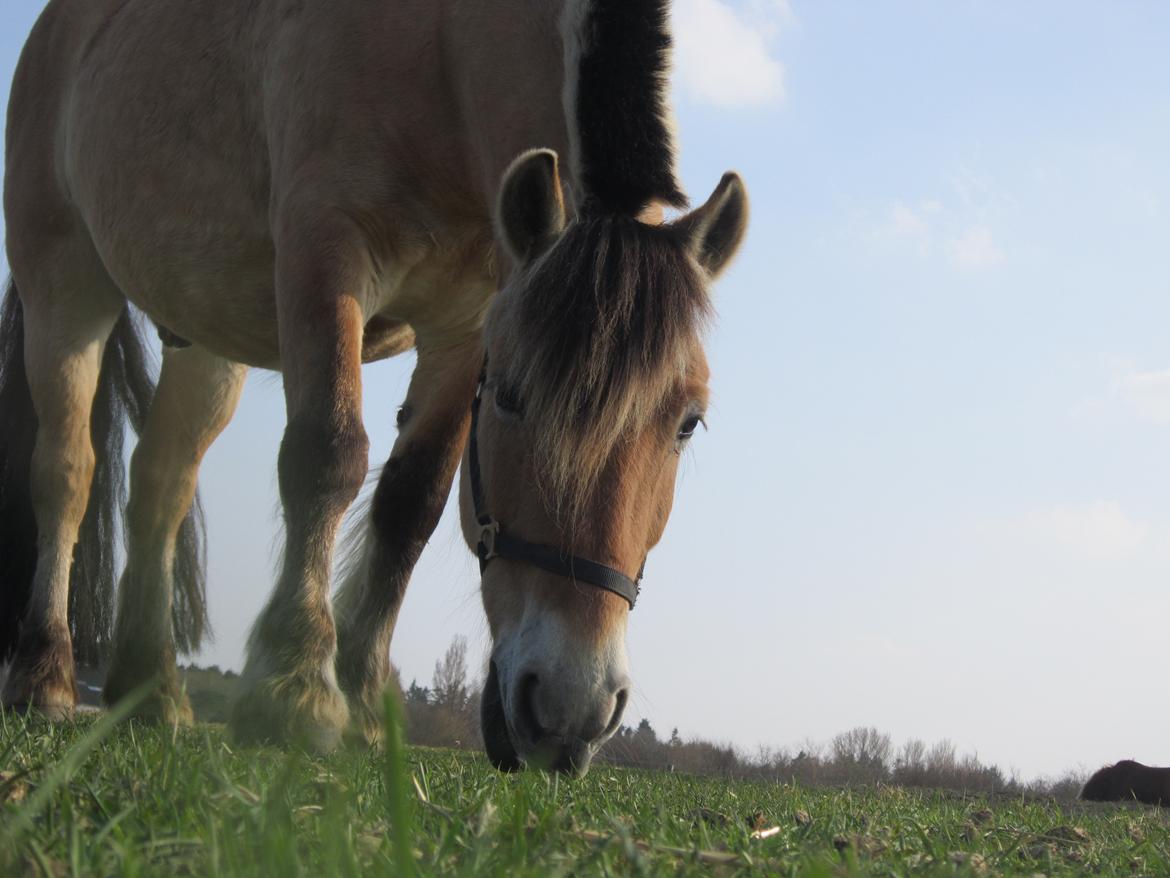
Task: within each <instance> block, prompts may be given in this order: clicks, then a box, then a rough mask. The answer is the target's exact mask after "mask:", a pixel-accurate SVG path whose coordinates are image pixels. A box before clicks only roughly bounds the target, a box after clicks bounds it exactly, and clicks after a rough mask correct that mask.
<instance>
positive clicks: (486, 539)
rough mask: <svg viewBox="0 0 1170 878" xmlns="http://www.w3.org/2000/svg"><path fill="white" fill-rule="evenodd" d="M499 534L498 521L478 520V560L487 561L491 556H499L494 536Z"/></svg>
mask: <svg viewBox="0 0 1170 878" xmlns="http://www.w3.org/2000/svg"><path fill="white" fill-rule="evenodd" d="M499 535H500V523H499V522H498V521H495V520H494V519H493V520H492V521H487V522H480V525H479V549H480V555H479V557H480V560H481V561H484V562H487V561H490V560H491V559H492V558H498V557H500V553H499V552H497V551H496V537H498V536H499Z"/></svg>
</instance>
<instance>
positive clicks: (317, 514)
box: [0, 0, 747, 773]
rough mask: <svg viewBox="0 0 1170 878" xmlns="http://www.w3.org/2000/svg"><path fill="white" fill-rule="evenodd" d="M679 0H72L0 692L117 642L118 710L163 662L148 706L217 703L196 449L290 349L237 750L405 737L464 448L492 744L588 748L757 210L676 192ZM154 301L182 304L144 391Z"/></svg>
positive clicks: (35, 210)
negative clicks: (103, 594) (412, 629)
mask: <svg viewBox="0 0 1170 878" xmlns="http://www.w3.org/2000/svg"><path fill="white" fill-rule="evenodd" d="M668 12H669V9H668V2H667V0H563V2H561V0H539V2H538V0H527V2H525V0H379V2H371V0H328V2H326V0H307V2H306V0H253V2H248V3H236V2H224V0H51V2H50V3H49V4H48V7H47V8H46V9H45V11H44V13H43V14H42V15H41V18H40V20H39V21H38V22H37V24H36V26H35V28H34V30H33V32H32V34H31V36H30V38H29V41H28V44H27V46H26V47H25V50H24V53H23V55H22V57H21V60H20V65H19V67H18V69H17V73H16V77H15V81H14V84H13V92H12V100H11V104H10V110H9V114H10V115H9V121H8V141H7V164H6V177H5V202H4V208H5V214H6V217H7V221H8V229H9V232H8V241H7V245H8V254H9V261H10V264H11V266H12V272H13V290H14V292H13V293H12V294H11V295H10V296H9V299H8V302H7V305H6V309H7V310H6V311H5V315H6V316H5V323H4V326H3V348H2V351H3V353H4V360H3V363H2V364H0V367H2V369H3V372H2V380H3V384H2V386H0V403H2V404H3V405H4V406H5V408H4V410H3V411H0V421H3V422H4V423H5V427H4V432H3V434H0V440H2V447H0V491H2V492H3V496H2V498H0V512H2V514H3V515H4V520H3V521H0V532H2V534H3V535H2V536H0V539H2V540H4V543H3V544H2V545H0V550H2V551H3V552H4V556H5V560H4V566H3V567H2V568H0V574H2V575H3V577H4V578H3V580H2V581H0V593H3V594H4V598H3V600H4V603H3V604H2V605H0V606H2V607H3V608H4V611H5V613H6V615H7V616H8V624H7V626H6V627H3V628H2V629H0V630H2V631H3V632H4V637H3V639H0V651H3V652H4V653H5V654H8V655H11V668H10V672H9V675H8V679H7V684H6V686H5V688H4V691H3V701H4V703H5V704H7V705H11V706H19V707H34V708H39V709H41V710H45V711H48V712H50V713H57V714H67V713H68V712H69V711H70V710H71V708H72V706H73V705H74V703H75V700H76V694H75V686H74V677H73V656H74V653H75V652H77V651H79V650H80V649H82V648H85V649H90V648H92V647H94V644H95V643H96V642H97V641H100V640H101V638H102V637H103V636H107V637H109V639H110V640H111V643H110V655H109V661H110V665H109V674H108V678H107V682H106V688H105V698H106V700H107V702H110V701H113V700H114V699H117V698H118V697H120V696H122V695H123V694H125V693H126V692H128V691H130V690H132V689H134V688H135V687H137V686H139V685H140V684H142V683H143V681H147V680H151V679H157V680H159V681H160V682H159V684H158V686H157V688H156V690H155V692H154V695H153V696H152V697H151V698H150V699H149V700H148V701H147V702H146V703H145V704H144V705H143V706H142V707H141V708H140V711H142V712H144V713H147V714H152V715H158V716H163V717H165V718H168V719H172V720H173V719H180V720H181V719H184V718H186V717H188V716H189V708H188V707H187V705H186V703H185V701H184V699H183V696H182V693H181V691H180V688H179V686H178V684H177V680H176V673H175V667H174V663H175V659H174V656H175V652H176V648H192V647H194V646H197V643H198V633H199V632H198V624H199V621H200V617H201V612H202V605H201V603H200V602H199V597H200V594H201V592H200V591H199V588H198V581H197V580H198V576H195V575H193V573H192V570H191V569H190V568H191V566H192V564H193V563H194V561H195V560H198V559H197V558H194V557H193V552H192V551H189V550H190V549H191V548H192V546H193V545H194V544H195V540H194V539H193V538H192V533H193V531H195V530H196V528H195V525H194V523H193V519H192V518H191V509H192V502H193V498H194V497H195V485H196V472H197V469H198V466H199V462H200V459H201V458H202V456H203V454H204V452H205V451H206V450H207V448H208V446H209V445H210V444H211V442H212V441H214V439H215V437H216V436H217V435H218V434H219V432H220V431H221V430H222V429H223V428H224V427H225V426H226V425H227V423H228V421H229V420H230V419H231V416H232V413H233V410H234V409H235V406H236V403H237V401H238V399H239V396H240V389H241V386H242V384H243V381H244V376H245V371H246V368H247V367H248V366H252V367H258V368H264V369H276V370H279V371H280V372H281V374H282V376H283V384H284V391H285V399H286V405H287V423H286V427H285V431H284V437H283V440H282V442H281V446H280V453H279V457H278V460H277V472H278V482H279V489H280V499H281V503H282V506H283V511H284V524H285V546H284V552H283V556H282V560H281V562H280V566H279V572H278V574H277V581H276V585H275V588H274V589H273V591H272V594H271V597H270V599H269V601H268V603H267V604H266V606H265V608H264V610H263V611H262V613H261V615H260V617H259V619H258V620H257V622H256V624H255V626H254V628H253V630H252V634H251V637H250V640H249V643H248V652H247V663H246V667H245V669H244V672H243V674H242V679H241V687H240V688H241V692H240V697H239V700H238V703H237V704H236V706H235V708H234V712H233V716H232V721H231V726H232V729H233V732H234V734H235V735H236V737H237V739H239V740H243V741H290V742H298V743H301V744H302V745H305V746H308V747H311V748H314V749H317V750H321V751H326V750H329V749H330V748H332V747H334V746H335V745H336V744H337V743H338V742H339V740H340V739H341V738H342V736H343V735H345V734H347V730H348V734H350V735H352V736H354V737H355V738H357V739H359V740H366V741H372V740H374V739H376V738H377V736H378V734H379V722H378V718H379V713H380V702H381V698H382V695H383V692H384V691H385V688H386V686H387V682H388V678H389V676H390V663H389V644H390V638H391V635H392V632H393V629H394V625H395V622H396V619H397V616H398V611H399V607H400V605H401V602H402V598H403V594H404V591H405V588H406V584H407V580H408V578H409V576H410V572H411V569H412V568H413V566H414V564H415V561H416V560H417V559H418V556H419V554H420V552H421V551H422V548H423V546H424V545H425V543H426V542H427V540H428V539H429V537H430V534H431V532H432V530H433V529H434V527H435V525H436V523H437V522H438V519H439V515H440V513H441V511H442V509H443V506H444V504H445V501H446V498H447V496H448V494H449V491H450V487H451V484H452V482H453V479H454V476H455V473H456V470H457V469H458V468H459V464H460V461H461V460H462V462H463V467H462V472H463V476H462V479H461V489H460V493H461V520H462V526H463V531H464V534H465V537H466V539H467V542H468V544H469V546H471V547H472V549H473V550H475V551H477V552H478V554H479V556H480V560H481V566H482V582H481V591H482V596H483V603H484V608H485V610H486V614H487V620H488V624H489V628H490V631H491V636H492V641H493V644H492V654H491V664H490V672H489V680H488V686H487V690H486V691H485V697H484V715H483V723H484V739H485V743H486V745H487V751H488V754H489V756H490V757H491V759H492V760H493V761H494V762H495V764H496V765H497V766H499V767H501V768H514V767H517V766H519V765H520V764H521V763H523V762H532V763H535V764H539V765H542V766H545V767H553V768H556V769H559V770H563V771H567V772H572V773H582V772H584V771H585V770H586V768H587V766H588V764H589V760H590V759H591V758H592V756H593V754H594V753H595V752H596V750H597V748H598V747H599V746H600V745H601V744H602V743H604V741H605V740H606V739H607V738H608V737H609V736H610V735H612V733H613V732H614V730H615V729H616V727H617V725H618V723H619V720H620V717H621V713H622V709H623V706H624V704H625V702H626V698H627V692H628V687H629V679H628V676H627V673H628V669H627V659H626V651H625V630H626V622H627V615H628V613H629V611H630V609H631V606H632V603H633V599H634V597H635V596H636V590H637V589H636V581H637V579H638V578H639V571H640V569H641V567H642V565H643V563H644V561H645V557H646V554H647V552H648V551H649V549H650V548H651V547H652V546H653V545H654V544H655V543H656V542H657V541H658V540H659V538H660V536H661V534H662V532H663V528H664V526H665V524H666V520H667V517H668V515H669V512H670V508H671V503H672V499H673V492H674V482H675V476H676V472H677V465H678V459H679V457H678V455H679V451H680V450H681V448H682V446H683V445H685V443H686V442H687V440H688V439H689V438H690V437H691V434H692V433H693V432H694V430H695V428H696V425H697V424H698V423H699V422H700V421H701V420H702V418H703V414H704V410H705V406H706V399H707V389H706V387H707V380H708V370H707V365H706V361H705V357H704V353H703V348H702V345H701V331H702V329H703V327H704V322H705V320H706V318H707V316H708V314H709V311H710V308H709V290H708V287H709V284H710V281H711V280H712V279H713V278H714V277H715V276H716V275H718V274H719V272H720V271H721V270H722V269H723V267H724V266H725V265H726V264H727V262H728V260H729V259H730V258H731V257H732V255H733V254H734V253H735V251H736V250H737V248H738V246H739V244H740V241H741V239H742V236H743V233H744V229H745V225H746V218H747V196H746V193H745V190H744V187H743V185H742V183H741V182H740V180H739V178H738V177H737V176H736V175H734V174H730V173H729V174H727V175H725V176H724V177H723V180H722V181H721V182H720V184H719V185H718V187H717V188H716V190H715V192H714V194H713V195H712V196H711V197H710V199H709V200H708V201H707V202H706V203H704V204H703V205H701V206H700V207H698V208H696V209H694V210H692V211H690V212H689V213H681V211H682V210H683V209H684V207H685V202H686V198H685V196H684V194H683V193H682V191H681V189H680V187H679V184H678V182H677V179H676V174H675V170H674V157H673V156H674V147H673V143H672V128H671V125H670V123H669V108H668V106H667V100H666V96H665V91H666V77H667V70H668V62H669V57H668V56H669V48H670V34H669V29H668ZM667 208H673V209H677V210H679V211H680V213H679V214H677V215H674V218H673V220H670V221H668V219H667V216H666V214H665V209H667ZM17 291H18V292H17ZM127 303H131V304H133V305H134V306H135V307H136V308H137V309H139V310H141V311H142V312H144V313H145V314H146V315H148V316H149V318H150V319H151V320H153V321H154V323H155V324H157V326H159V327H160V328H161V333H160V334H161V335H162V337H163V341H164V351H163V358H162V368H161V373H160V375H159V378H158V386H157V389H156V390H154V391H153V394H152V393H151V388H150V387H149V384H147V386H145V387H143V386H141V385H142V381H143V379H142V378H141V375H140V372H141V370H140V369H139V366H140V363H139V362H138V361H137V360H136V358H137V357H139V356H140V353H141V352H140V349H139V342H138V340H137V337H136V335H135V327H134V324H133V323H132V322H131V321H130V320H129V319H128V317H127V307H128V306H127ZM411 347H414V348H416V349H417V352H418V359H417V365H416V368H415V371H414V375H413V377H412V379H411V383H410V388H409V390H408V392H407V395H406V399H405V402H404V403H403V405H402V407H401V409H400V411H399V415H398V428H399V432H398V438H397V441H396V442H395V444H394V448H393V451H392V452H391V455H390V459H389V461H388V462H387V463H386V464H385V466H384V467H383V469H382V471H381V474H380V477H379V479H378V482H377V487H376V489H375V490H374V492H373V496H372V499H371V503H370V507H369V510H368V513H366V517H365V520H364V522H363V523H361V524H360V526H359V527H360V535H359V537H358V539H359V545H357V546H356V548H355V549H354V551H353V552H352V554H351V557H350V559H349V562H348V563H347V564H344V565H342V570H341V572H340V574H339V578H340V580H341V584H340V587H339V588H338V590H337V593H336V596H335V598H333V597H331V592H332V588H331V582H332V573H333V568H334V543H335V540H336V537H337V533H338V530H339V527H340V525H341V521H342V517H343V515H344V514H345V512H346V510H347V508H348V507H349V505H350V504H351V503H352V501H353V500H354V498H355V497H356V495H357V494H358V491H359V489H360V487H361V485H362V483H363V480H364V479H365V476H366V473H367V468H368V447H369V443H368V441H367V437H366V432H365V430H364V428H363V424H362V419H361V393H362V384H361V365H362V363H363V362H364V361H370V360H377V359H381V358H384V357H388V356H391V355H394V354H398V353H401V352H403V351H406V350H409V349H410V348H411ZM127 363H129V366H130V367H133V368H129V369H128V368H127V366H126V364H127ZM130 373H133V375H131V374H130ZM130 385H134V386H133V387H131V386H130ZM151 396H153V399H152V400H151V398H150V397H151ZM95 397H96V399H97V400H99V401H105V404H106V407H107V408H110V409H118V408H119V406H120V408H121V409H125V410H127V411H129V412H130V414H132V417H131V421H132V423H134V425H135V426H136V427H138V428H140V439H139V442H138V445H137V448H136V449H135V451H134V454H133V458H132V460H131V465H130V493H129V502H128V505H127V509H126V526H125V529H126V534H127V547H128V558H127V564H126V568H125V572H124V573H123V575H122V578H121V582H120V585H119V589H118V593H119V597H118V609H117V614H116V618H115V620H114V622H113V626H112V635H110V634H108V630H109V629H108V627H107V628H106V629H105V630H104V631H103V630H102V629H101V626H100V625H95V624H94V623H93V620H92V619H89V620H88V621H87V619H86V618H83V616H84V615H85V614H93V613H95V612H97V611H96V610H95V609H93V608H92V607H91V604H92V603H93V601H92V600H91V601H89V602H88V603H87V602H84V601H82V600H81V599H79V597H78V594H77V592H78V591H79V590H81V591H83V590H92V589H93V588H95V587H96V586H95V585H94V583H93V582H92V580H93V579H94V571H93V570H92V569H90V568H91V567H93V566H94V565H92V564H89V563H88V561H86V558H85V555H84V553H83V552H80V551H78V550H77V549H76V548H75V547H77V546H82V547H85V546H87V545H89V544H90V543H92V542H94V541H93V540H89V539H82V540H81V542H80V543H79V535H83V536H84V534H88V533H89V532H90V531H93V530H94V528H92V527H88V530H87V521H88V519H87V516H90V517H93V516H97V517H99V518H101V520H102V521H106V520H108V519H109V518H110V516H111V514H112V513H111V509H110V508H105V509H101V510H98V511H96V512H95V511H94V509H93V508H92V506H93V502H92V500H96V499H99V498H97V497H96V496H95V497H93V498H92V499H91V496H90V495H91V484H92V483H93V482H94V478H95V477H94V473H95V470H97V471H99V472H104V473H106V474H107V476H108V473H109V471H110V467H111V466H112V465H113V464H112V462H111V461H110V459H109V458H110V456H111V451H110V449H109V448H108V447H107V446H109V445H110V444H111V442H110V441H108V440H109V435H110V433H111V429H110V425H109V424H108V423H106V420H102V421H101V422H100V423H99V419H98V416H97V414H95V413H94V412H95V408H94V405H93V403H94V400H95ZM115 404H117V405H115ZM102 417H103V418H104V417H105V415H104V413H103V414H102ZM472 428H474V430H473V431H472ZM469 433H471V441H470V442H469ZM105 493H106V494H107V495H109V496H108V497H106V498H104V499H106V500H109V499H111V498H112V499H113V500H114V501H116V499H117V498H116V493H117V492H116V491H114V492H112V493H111V492H110V491H108V490H107V491H106V492H105ZM114 505H115V506H116V505H117V504H116V502H115V504H114ZM87 506H88V507H90V508H89V511H88V512H87ZM184 522H187V524H186V525H184ZM184 527H186V532H185V533H186V537H187V539H183V537H184ZM83 532H84V533H83ZM183 547H186V550H182V549H183ZM97 551H99V553H100V552H102V551H104V552H105V553H106V554H107V555H108V553H109V551H110V550H109V546H108V545H107V546H104V547H102V546H100V545H99V546H98V550H97ZM83 562H85V563H83ZM71 563H72V569H71ZM81 567H84V568H85V569H79V568H81ZM79 574H84V575H79ZM99 578H100V577H99ZM183 583H185V585H181V584H183ZM192 583H193V584H192ZM71 588H72V594H71ZM184 589H185V590H184ZM177 591H178V592H180V593H181V594H180V597H181V598H182V600H181V602H180V601H177V600H176V592H177ZM180 603H181V606H180ZM83 635H84V637H86V638H88V640H87V641H86V642H84V643H81V642H79V640H80V639H81V638H82V636H83ZM95 638H96V640H95ZM98 645H99V646H100V645H101V644H100V643H99V644H98Z"/></svg>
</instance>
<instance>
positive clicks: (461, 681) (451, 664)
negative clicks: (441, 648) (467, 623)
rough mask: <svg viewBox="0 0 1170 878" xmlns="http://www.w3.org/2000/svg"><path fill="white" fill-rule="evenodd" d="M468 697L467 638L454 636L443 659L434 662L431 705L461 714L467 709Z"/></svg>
mask: <svg viewBox="0 0 1170 878" xmlns="http://www.w3.org/2000/svg"><path fill="white" fill-rule="evenodd" d="M469 696H470V691H469V689H468V686H467V638H466V637H464V636H462V635H456V637H455V639H454V640H452V641H451V645H450V646H448V647H447V651H446V652H445V653H444V654H443V657H442V658H441V659H439V661H437V662H435V676H434V678H433V679H432V680H431V703H432V704H434V705H436V706H438V707H445V708H447V709H448V710H452V711H455V712H462V711H463V709H464V708H466V707H467V699H468V697H469Z"/></svg>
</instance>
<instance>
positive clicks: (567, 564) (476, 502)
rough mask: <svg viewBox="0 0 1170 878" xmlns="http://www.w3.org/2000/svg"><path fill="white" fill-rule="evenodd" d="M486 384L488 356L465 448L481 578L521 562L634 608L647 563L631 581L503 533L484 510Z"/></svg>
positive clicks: (603, 567) (608, 569)
mask: <svg viewBox="0 0 1170 878" xmlns="http://www.w3.org/2000/svg"><path fill="white" fill-rule="evenodd" d="M486 381H487V357H484V361H483V371H482V372H480V373H479V384H478V385H476V388H475V398H474V399H473V400H472V401H471V438H470V440H469V443H470V444H469V447H468V455H467V456H468V459H469V460H468V462H469V464H470V470H471V472H470V475H471V502H472V505H473V507H474V509H475V520H476V522H478V523H479V545H478V546H477V547H476V554H477V555H479V572H480V574H481V575H482V573H483V572H484V570H486V569H487V566H488V562H490V561H491V560H492V559H493V558H505V559H507V560H509V561H521V562H523V563H525V564H531V565H532V566H533V567H539V568H540V569H541V570H547V571H548V572H549V573H555V574H556V575H557V576H563V577H565V578H566V579H572V580H574V581H575V582H585V583H588V584H589V585H594V586H596V587H597V588H603V589H605V590H606V591H611V592H613V593H614V594H616V595H619V596H620V597H623V598H625V599H626V601H627V602H628V603H629V605H630V609H631V610H632V609H634V602H635V601H637V599H638V592H639V591H640V590H641V583H642V572H643V570H645V569H646V562H645V561H643V562H642V569H641V570H639V571H638V578H637V579H630V577H628V576H626V575H625V574H624V573H622V572H621V571H620V570H615V569H614V568H613V567H609V566H608V565H606V564H599V563H598V562H596V561H590V560H589V559H587V558H578V557H577V556H576V555H565V554H563V553H562V552H561V551H560V550H558V549H555V548H553V547H552V546H544V545H541V544H539V543H530V542H528V540H524V539H521V538H520V537H514V536H512V535H511V534H509V533H506V532H505V531H504V530H503V529H502V528H501V527H500V523H499V522H498V521H496V520H495V519H494V518H492V516H491V515H490V514H488V513H487V512H485V511H484V498H483V479H482V477H481V475H480V471H479V437H478V432H479V406H480V402H481V400H482V397H483V387H484V383H485V382H486Z"/></svg>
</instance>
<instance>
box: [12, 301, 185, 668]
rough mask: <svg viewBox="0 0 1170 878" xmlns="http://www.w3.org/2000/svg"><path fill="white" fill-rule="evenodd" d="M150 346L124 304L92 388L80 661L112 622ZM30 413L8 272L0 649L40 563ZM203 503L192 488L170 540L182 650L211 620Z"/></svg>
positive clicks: (78, 588)
mask: <svg viewBox="0 0 1170 878" xmlns="http://www.w3.org/2000/svg"><path fill="white" fill-rule="evenodd" d="M148 362H149V360H148V354H147V351H146V346H145V344H144V343H143V340H142V337H141V335H140V333H139V329H138V326H137V325H136V324H135V321H134V319H133V318H132V316H131V314H130V311H129V309H127V310H125V311H123V312H122V314H121V316H120V317H119V318H118V322H117V323H116V324H115V325H114V329H113V331H112V332H111V333H110V337H109V339H108V340H107V342H106V348H105V353H104V354H103V356H102V366H101V377H100V378H99V380H98V387H97V393H96V394H95V395H94V401H93V409H92V413H91V417H90V437H91V441H92V443H93V450H94V455H95V467H94V474H93V481H92V483H91V485H90V494H89V505H88V506H87V507H86V511H85V518H84V519H83V520H82V524H81V531H80V533H79V534H78V540H77V546H76V548H75V549H74V553H73V569H72V574H71V576H70V584H69V627H70V632H71V634H72V637H73V652H74V656H75V657H76V659H77V660H78V661H79V662H81V663H83V664H99V663H101V662H102V661H103V660H104V659H105V658H107V653H108V647H109V645H110V643H111V642H112V635H113V627H114V591H115V583H116V581H117V579H116V577H117V573H116V561H117V550H116V546H117V539H118V535H119V532H124V526H123V525H124V513H125V509H126V457H125V442H124V440H125V431H124V424H125V423H126V422H127V421H129V423H130V426H131V427H132V428H133V429H134V431H135V433H140V432H141V430H142V426H143V424H144V423H145V420H146V414H147V412H148V411H149V410H150V403H151V400H152V399H153V397H154V389H155V383H154V379H153V378H152V377H151V373H150V368H149V366H148ZM35 436H36V415H35V413H34V411H33V407H32V398H31V397H30V395H29V390H28V381H27V378H26V376H25V372H24V315H23V310H22V308H21V305H20V299H19V296H18V295H17V292H16V287H15V285H14V284H13V283H12V282H11V281H10V283H9V289H8V293H7V296H6V297H5V301H4V305H3V312H2V314H0V558H3V559H4V560H3V561H0V655H7V656H10V655H11V653H12V651H13V650H14V649H15V648H16V640H17V637H18V635H19V625H20V620H21V619H22V618H23V617H24V612H25V609H26V607H27V604H28V600H29V597H30V594H31V590H32V581H33V573H34V571H35V568H36V533H37V530H36V521H35V519H34V518H33V512H32V496H31V492H30V486H29V473H30V470H31V465H32V449H33V442H34V440H35ZM204 543H205V540H204V522H203V509H202V506H201V504H200V502H199V498H198V497H196V499H195V502H194V503H193V504H192V507H191V510H190V512H189V513H188V514H187V517H186V518H185V519H184V521H183V524H182V526H181V527H180V530H179V535H178V540H177V543H176V546H175V562H174V600H173V604H172V624H173V627H174V633H175V645H176V647H177V648H178V650H179V651H180V652H192V651H194V650H196V649H198V648H199V645H200V643H201V642H202V640H203V636H204V634H205V632H206V630H207V600H206V579H205V574H204V569H205V551H204Z"/></svg>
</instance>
